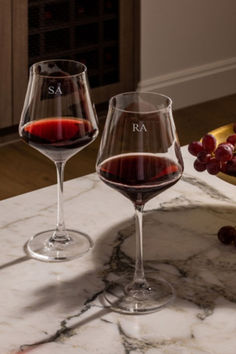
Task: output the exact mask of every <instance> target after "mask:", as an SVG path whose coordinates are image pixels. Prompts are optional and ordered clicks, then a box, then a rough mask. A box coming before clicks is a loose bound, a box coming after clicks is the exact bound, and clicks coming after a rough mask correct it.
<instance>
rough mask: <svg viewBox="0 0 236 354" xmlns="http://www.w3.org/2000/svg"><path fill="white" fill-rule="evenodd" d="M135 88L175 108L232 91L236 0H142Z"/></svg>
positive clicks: (235, 61)
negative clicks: (166, 99) (163, 98)
mask: <svg viewBox="0 0 236 354" xmlns="http://www.w3.org/2000/svg"><path fill="white" fill-rule="evenodd" d="M140 46H141V73H140V82H139V85H138V89H139V90H144V91H157V92H162V93H165V94H167V95H170V96H171V97H172V98H173V100H174V104H175V105H174V107H175V108H180V107H184V106H189V105H192V104H195V103H199V102H203V101H207V100H210V99H214V98H218V97H221V96H225V95H229V94H232V93H235V92H236V1H235V0H224V1H222V0H141V45H140Z"/></svg>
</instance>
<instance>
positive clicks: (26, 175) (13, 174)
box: [0, 95, 236, 199]
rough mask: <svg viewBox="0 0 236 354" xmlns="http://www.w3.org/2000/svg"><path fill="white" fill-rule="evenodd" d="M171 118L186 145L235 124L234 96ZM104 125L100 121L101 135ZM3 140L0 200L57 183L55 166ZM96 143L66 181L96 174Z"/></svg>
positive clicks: (73, 162) (75, 161)
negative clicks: (215, 129)
mask: <svg viewBox="0 0 236 354" xmlns="http://www.w3.org/2000/svg"><path fill="white" fill-rule="evenodd" d="M174 118H175V122H176V126H177V130H178V133H179V138H180V142H181V145H185V144H188V143H189V142H190V141H192V140H198V139H199V138H200V137H201V136H202V135H204V133H206V132H207V131H209V130H211V129H214V128H216V127H218V126H221V125H224V124H227V123H230V122H236V95H232V96H227V97H223V98H221V99H218V100H214V101H209V102H206V103H202V104H199V105H195V106H192V107H187V108H184V109H181V110H177V111H175V112H174ZM103 124H104V120H102V119H101V124H100V130H101V131H102V128H103ZM100 135H101V134H100ZM5 140H6V138H4V137H2V138H1V137H0V142H2V145H0V166H1V173H0V199H5V198H8V197H12V196H16V195H19V194H21V193H26V192H30V191H33V190H35V189H38V188H42V187H46V186H49V185H51V184H54V183H56V171H55V166H54V164H53V163H52V162H51V161H50V160H49V159H47V158H46V157H44V156H43V155H42V154H40V153H39V152H38V151H36V150H34V149H32V148H31V147H29V146H28V145H26V144H25V143H24V142H22V141H19V140H17V141H14V142H12V143H6V142H5ZM99 142H100V137H99V138H97V139H96V141H95V142H93V143H92V144H91V145H89V146H88V147H87V148H85V149H84V150H83V151H81V152H79V153H78V154H77V155H75V156H74V157H72V158H71V159H70V160H69V161H68V162H67V165H66V169H65V180H68V179H72V178H76V177H79V176H83V175H86V174H88V173H92V172H94V171H95V162H96V156H97V150H98V146H99ZM55 198H56V196H55Z"/></svg>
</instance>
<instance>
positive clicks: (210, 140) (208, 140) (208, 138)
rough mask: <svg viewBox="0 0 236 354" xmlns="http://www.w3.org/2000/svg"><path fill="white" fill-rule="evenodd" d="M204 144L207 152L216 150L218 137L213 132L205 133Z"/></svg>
mask: <svg viewBox="0 0 236 354" xmlns="http://www.w3.org/2000/svg"><path fill="white" fill-rule="evenodd" d="M202 146H203V148H204V150H206V151H207V152H214V151H215V148H216V138H215V137H214V136H213V135H212V134H206V135H204V137H203V139H202Z"/></svg>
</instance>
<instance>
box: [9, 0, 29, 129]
mask: <svg viewBox="0 0 236 354" xmlns="http://www.w3.org/2000/svg"><path fill="white" fill-rule="evenodd" d="M12 4H13V7H12V47H13V56H12V64H13V65H12V80H13V84H12V93H13V125H15V124H18V123H19V119H20V115H21V111H22V106H23V103H24V97H25V93H26V87H27V81H28V0H20V1H19V0H13V3H12Z"/></svg>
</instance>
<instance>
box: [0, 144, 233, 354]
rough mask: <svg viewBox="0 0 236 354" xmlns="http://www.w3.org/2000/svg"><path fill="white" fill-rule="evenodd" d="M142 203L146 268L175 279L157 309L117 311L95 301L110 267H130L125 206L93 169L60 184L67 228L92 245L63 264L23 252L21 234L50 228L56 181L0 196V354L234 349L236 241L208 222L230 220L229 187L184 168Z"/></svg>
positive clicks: (130, 229)
mask: <svg viewBox="0 0 236 354" xmlns="http://www.w3.org/2000/svg"><path fill="white" fill-rule="evenodd" d="M183 156H184V161H185V173H184V176H183V178H182V180H181V181H179V182H178V183H177V184H176V185H174V186H173V187H172V188H170V189H169V190H167V191H165V192H163V193H162V194H161V195H159V196H158V197H156V198H154V199H152V200H151V201H150V202H149V203H148V204H147V205H146V208H145V210H146V211H145V215H144V254H145V267H146V269H149V268H152V269H156V271H157V272H159V273H160V275H161V276H162V277H164V278H165V279H167V280H168V281H169V282H171V283H172V285H173V286H174V288H175V290H176V293H177V298H176V300H175V302H174V303H173V304H172V305H170V306H168V307H166V308H164V309H163V310H161V311H159V312H155V313H152V314H148V315H142V316H133V315H132V316H129V315H122V314H119V313H115V312H112V311H110V310H109V309H108V308H104V307H103V305H102V303H101V301H100V294H101V293H102V291H103V289H104V286H105V280H106V279H107V277H108V276H109V275H108V274H109V272H110V271H111V269H112V270H113V271H114V272H117V273H119V272H120V271H121V270H122V269H123V268H124V267H125V268H128V267H130V268H132V267H133V259H134V237H133V236H134V224H133V206H132V205H131V203H130V202H129V201H128V200H127V199H126V198H124V197H123V196H122V195H121V194H119V193H118V192H116V191H114V190H112V189H110V188H108V187H107V186H106V185H105V184H104V183H102V182H100V180H99V179H98V177H97V176H96V174H92V175H88V176H85V177H82V178H78V179H74V180H71V181H68V182H66V183H65V188H64V189H65V193H64V194H65V218H66V224H67V226H68V227H69V228H72V229H73V228H74V229H79V230H80V231H82V232H84V233H87V234H89V235H90V236H91V237H92V239H93V241H94V242H95V246H94V248H93V249H92V250H91V251H90V252H89V253H87V254H86V255H85V256H83V257H81V258H78V259H76V260H73V261H70V262H65V263H44V262H39V261H36V260H33V259H30V258H28V257H27V256H26V255H25V253H24V248H23V246H24V244H25V242H26V241H27V240H28V239H29V238H30V237H31V236H32V234H35V233H37V232H39V231H42V230H44V229H47V228H52V227H53V226H54V223H55V218H56V186H51V187H48V188H44V189H41V190H38V191H35V192H31V193H27V194H23V195H21V196H18V197H15V198H10V199H7V200H3V201H1V202H0V211H1V212H0V239H1V261H0V279H1V291H0V304H1V306H0V354H13V353H14V354H16V353H32V354H36V353H37V354H38V353H40V354H54V353H55V354H61V353H63V354H65V353H66V354H70V353H80V354H83V353H89V354H93V353H97V354H123V353H124V354H134V353H145V354H159V353H160V354H162V353H168V354H206V353H215V354H235V353H236V336H235V331H236V276H235V274H236V273H235V272H236V248H235V247H234V246H233V245H230V246H224V245H222V244H220V243H219V242H218V240H217V237H216V234H217V230H218V229H219V228H220V227H221V226H224V225H235V224H236V193H235V192H234V188H235V187H234V186H232V185H230V184H227V183H226V182H224V181H221V180H220V179H218V178H216V177H214V176H210V175H209V174H207V173H205V172H203V173H198V172H195V171H194V170H193V167H192V162H193V158H192V157H191V156H190V155H189V154H188V153H187V150H186V148H183Z"/></svg>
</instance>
